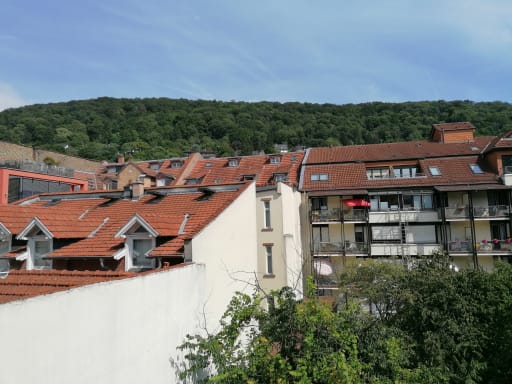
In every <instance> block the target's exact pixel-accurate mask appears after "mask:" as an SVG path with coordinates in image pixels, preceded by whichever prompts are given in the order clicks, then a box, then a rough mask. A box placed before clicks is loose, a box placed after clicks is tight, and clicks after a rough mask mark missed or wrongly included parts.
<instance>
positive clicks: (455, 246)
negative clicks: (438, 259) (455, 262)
mask: <svg viewBox="0 0 512 384" xmlns="http://www.w3.org/2000/svg"><path fill="white" fill-rule="evenodd" d="M475 247H476V251H477V252H478V253H495V252H505V253H509V252H512V241H511V240H510V239H508V240H497V239H496V240H482V241H479V242H477V243H476V244H475ZM448 250H449V251H450V252H455V253H456V252H461V253H468V252H473V245H472V244H471V242H470V241H468V240H463V241H458V240H456V241H450V242H449V243H448Z"/></svg>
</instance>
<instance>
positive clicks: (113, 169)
mask: <svg viewBox="0 0 512 384" xmlns="http://www.w3.org/2000/svg"><path fill="white" fill-rule="evenodd" d="M107 173H117V167H116V166H115V165H112V166H108V167H107Z"/></svg>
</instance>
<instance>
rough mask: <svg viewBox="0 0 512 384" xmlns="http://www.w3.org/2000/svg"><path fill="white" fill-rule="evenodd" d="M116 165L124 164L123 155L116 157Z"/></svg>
mask: <svg viewBox="0 0 512 384" xmlns="http://www.w3.org/2000/svg"><path fill="white" fill-rule="evenodd" d="M117 163H118V164H124V156H123V155H119V156H117Z"/></svg>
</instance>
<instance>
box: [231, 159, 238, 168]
mask: <svg viewBox="0 0 512 384" xmlns="http://www.w3.org/2000/svg"><path fill="white" fill-rule="evenodd" d="M238 162H239V161H238V159H229V160H228V167H238Z"/></svg>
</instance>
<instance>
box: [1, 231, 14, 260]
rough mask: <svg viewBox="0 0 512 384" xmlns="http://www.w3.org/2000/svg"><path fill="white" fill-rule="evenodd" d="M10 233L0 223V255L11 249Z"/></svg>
mask: <svg viewBox="0 0 512 384" xmlns="http://www.w3.org/2000/svg"><path fill="white" fill-rule="evenodd" d="M11 237H12V236H11V233H10V232H9V231H8V230H7V228H5V227H4V226H3V225H2V224H0V256H1V255H3V254H5V253H7V252H9V251H10V250H11Z"/></svg>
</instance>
